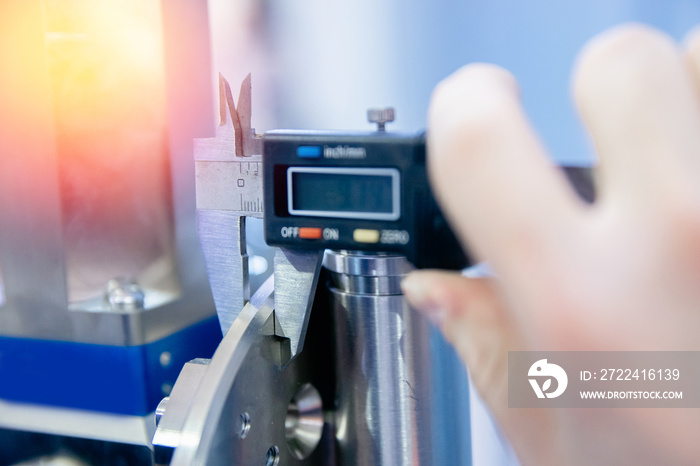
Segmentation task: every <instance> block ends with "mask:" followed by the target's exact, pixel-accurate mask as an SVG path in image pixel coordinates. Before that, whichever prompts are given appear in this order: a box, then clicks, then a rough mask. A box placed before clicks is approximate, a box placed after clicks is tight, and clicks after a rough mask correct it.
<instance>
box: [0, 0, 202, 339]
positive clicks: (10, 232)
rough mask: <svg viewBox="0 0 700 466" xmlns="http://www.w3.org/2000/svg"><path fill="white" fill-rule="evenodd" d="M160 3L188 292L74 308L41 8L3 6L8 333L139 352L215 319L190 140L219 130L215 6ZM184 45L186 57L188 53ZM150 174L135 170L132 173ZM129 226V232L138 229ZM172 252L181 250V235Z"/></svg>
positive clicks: (182, 273)
mask: <svg viewBox="0 0 700 466" xmlns="http://www.w3.org/2000/svg"><path fill="white" fill-rule="evenodd" d="M161 3H162V4H161V5H160V8H159V10H160V13H161V15H162V21H160V24H161V25H162V33H163V41H162V44H163V53H164V56H165V60H164V68H165V69H164V76H165V81H164V83H163V84H164V85H165V86H164V87H165V92H166V94H167V95H166V98H167V114H166V118H167V129H168V132H167V133H165V132H163V133H162V134H165V135H166V136H167V138H168V140H167V143H166V142H165V141H163V142H164V144H162V146H163V147H164V150H166V151H169V160H168V162H169V163H163V168H164V170H165V171H166V172H167V170H168V167H169V169H170V172H168V173H165V174H162V175H163V176H165V177H167V176H168V174H169V175H170V181H171V182H170V183H169V184H170V185H171V190H172V192H171V194H172V200H173V202H172V209H173V212H172V215H173V220H174V243H175V244H173V245H172V249H173V250H174V252H175V254H176V256H177V264H176V265H179V266H178V267H177V268H176V273H177V280H176V281H178V282H179V290H176V291H175V292H170V291H166V292H163V291H162V290H154V289H149V288H147V287H145V286H144V293H145V297H144V307H145V310H144V311H143V312H125V310H124V309H110V306H109V305H108V304H107V303H106V302H105V301H104V299H103V297H102V296H100V295H99V294H100V293H99V292H100V291H101V290H97V292H96V295H95V298H94V299H92V300H89V301H82V302H69V297H68V282H67V276H66V268H67V265H66V255H65V248H66V244H65V237H64V236H65V235H63V234H62V230H63V229H64V227H65V225H63V221H64V218H63V215H62V209H63V208H64V206H63V205H62V199H63V198H64V196H65V193H63V192H62V191H61V184H60V177H61V174H60V173H59V170H60V167H59V165H60V164H59V162H60V160H59V159H60V157H61V156H62V155H61V154H60V153H59V150H58V148H57V144H58V141H57V133H56V131H57V129H56V125H57V123H56V120H55V118H54V117H55V115H54V112H53V107H52V106H53V105H54V104H55V99H53V97H52V89H51V80H50V76H49V71H48V70H49V66H50V63H49V60H48V56H47V48H46V47H47V45H46V44H47V43H46V29H45V27H46V26H45V22H44V15H43V12H42V2H41V1H39V0H28V1H26V2H21V3H17V4H15V3H6V2H5V3H2V5H0V60H1V61H2V63H5V64H6V65H7V66H6V72H4V73H2V75H1V76H0V122H1V123H2V124H1V125H0V128H2V129H0V131H1V132H2V137H0V153H2V154H4V155H6V156H3V157H0V231H1V232H2V234H0V261H1V263H0V268H2V276H3V278H2V279H3V285H4V286H3V288H4V296H5V300H4V303H2V304H0V334H2V335H9V336H15V337H27V338H43V339H52V340H64V341H75V342H84V343H101V344H108V345H138V344H143V343H149V342H152V341H155V340H157V339H159V338H162V337H164V336H167V335H170V334H172V333H173V332H176V331H178V330H182V329H183V328H185V327H187V326H189V325H191V324H193V323H195V322H199V321H201V320H202V319H204V318H206V317H208V316H210V315H213V313H214V305H213V301H212V299H211V291H210V290H209V286H208V283H207V279H206V271H205V268H204V261H203V258H202V254H201V252H200V251H201V250H200V248H199V246H198V239H197V235H196V228H195V222H194V217H195V206H194V201H193V199H192V193H193V192H194V176H193V172H194V168H193V167H192V163H191V160H192V139H193V138H194V136H195V135H197V136H203V135H207V134H209V133H210V132H211V131H212V127H213V124H212V122H211V120H212V118H211V112H210V106H211V96H210V95H209V89H210V84H209V69H210V67H209V35H208V33H207V31H208V26H207V8H206V5H204V4H200V3H197V2H192V1H191V0H175V1H172V2H170V1H169V2H161ZM184 17H186V18H187V21H183V18H184ZM17 24H21V25H22V27H16V25H17ZM183 37H187V47H181V46H180V44H181V43H182V38H183ZM20 44H21V45H20ZM27 57H31V59H27ZM140 79H141V78H140ZM154 105H156V104H154ZM164 108H165V106H164ZM158 134H161V133H160V132H159V133H158ZM140 173H141V172H140V170H139V167H134V168H133V170H131V171H130V172H129V175H130V177H131V178H133V177H134V176H137V175H138V176H140ZM110 181H111V182H113V183H116V182H118V181H119V180H118V178H112V179H110ZM98 207H101V208H103V209H105V210H108V208H110V207H113V206H109V205H105V206H98ZM124 228H125V230H128V225H126V226H125V227H124ZM168 228H172V226H169V227H168ZM166 242H170V243H172V242H173V240H172V237H170V238H169V239H168V240H167V241H166ZM88 259H89V258H88ZM170 259H172V258H170ZM160 265H163V264H160ZM166 265H167V264H166ZM172 265H173V264H172V263H170V265H169V267H170V266H172ZM170 269H171V270H172V267H170ZM102 283H103V282H102ZM37 284H40V285H41V286H37Z"/></svg>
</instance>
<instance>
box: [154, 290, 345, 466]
mask: <svg viewBox="0 0 700 466" xmlns="http://www.w3.org/2000/svg"><path fill="white" fill-rule="evenodd" d="M273 280H274V279H273V278H272V277H271V278H270V279H269V280H268V281H267V282H266V283H265V284H264V285H263V287H261V289H260V290H259V291H258V292H257V293H256V294H255V295H254V296H253V297H252V298H251V301H250V302H249V303H248V304H247V305H246V306H245V308H244V309H243V310H242V311H241V313H240V314H239V317H238V319H236V321H235V322H234V323H233V325H232V326H231V328H230V330H229V332H228V333H227V334H226V336H225V337H224V340H223V341H222V343H221V345H220V346H219V349H218V350H217V352H216V354H215V355H214V357H213V358H212V360H211V362H210V363H209V365H208V367H207V368H206V370H205V371H204V374H203V376H202V377H201V379H200V381H199V382H198V384H197V388H196V390H195V392H194V395H192V396H188V398H189V400H186V401H184V402H182V403H181V404H180V407H184V406H186V405H188V406H187V407H186V408H185V409H178V410H176V411H175V412H173V411H171V404H172V403H173V401H174V399H175V397H179V396H180V395H183V394H185V392H184V391H180V390H179V389H178V385H179V384H180V383H181V380H180V379H178V381H177V382H176V384H175V388H174V389H173V394H172V395H171V401H170V402H169V405H168V409H167V410H166V412H165V414H164V415H163V417H162V418H161V422H160V425H159V427H158V432H160V431H161V427H164V426H166V425H169V423H170V421H169V420H168V417H169V416H171V415H175V416H176V417H178V416H179V414H178V412H180V413H185V414H186V419H185V422H184V423H182V424H181V428H179V429H174V430H179V434H178V435H177V442H176V443H177V448H176V449H175V452H174V455H173V457H172V462H171V464H172V465H188V466H189V465H193V464H194V465H200V464H212V465H219V464H240V465H249V464H265V462H267V461H268V460H269V459H271V460H272V461H273V463H274V461H277V462H278V463H279V464H284V465H290V464H291V465H300V464H307V463H302V462H301V461H300V460H298V459H296V457H295V456H294V453H292V450H291V449H290V447H288V446H287V438H288V434H287V424H288V423H287V419H288V415H289V410H290V404H291V403H292V400H294V399H296V400H297V401H298V404H299V405H303V404H304V403H305V402H306V401H308V400H311V399H313V397H312V396H311V397H309V396H308V395H307V394H306V391H305V387H306V385H307V384H309V383H311V384H313V383H314V381H315V380H317V379H318V374H319V373H322V372H323V368H322V367H320V365H319V363H318V361H316V360H314V359H309V358H313V357H318V354H319V352H318V351H310V352H304V353H301V354H300V355H299V357H298V358H295V359H294V360H293V361H292V362H291V363H290V364H288V365H287V366H286V367H285V368H284V369H282V368H280V367H279V366H278V365H277V364H276V357H275V356H274V353H275V352H276V351H277V350H278V345H279V344H280V342H279V339H278V338H276V337H275V336H274V334H273V333H272V332H271V330H272V328H271V326H270V321H271V319H272V318H273V307H272V305H273V301H274V300H273V297H272V287H273ZM314 373H316V375H314ZM183 382H187V378H185V379H183ZM193 385H194V384H193ZM311 404H312V405H313V403H311ZM299 411H300V413H302V412H303V413H304V419H305V420H306V421H307V422H306V423H307V424H313V423H318V422H321V423H322V425H323V426H324V432H323V434H322V435H321V442H320V445H319V446H317V447H316V448H314V449H313V452H311V453H308V452H307V454H308V461H311V462H312V464H333V463H332V462H331V459H330V457H331V454H332V451H333V445H334V439H333V436H332V431H331V425H330V424H329V422H332V419H329V422H326V423H324V422H323V420H322V418H321V420H319V416H318V410H317V406H316V407H314V406H310V407H309V408H308V409H307V408H303V409H300V410H299ZM302 431H303V429H302V430H300V431H299V433H298V435H297V436H296V437H295V436H294V435H292V438H293V439H298V438H299V437H300V436H303V432H302ZM313 435H316V434H315V432H314V433H313ZM160 438H162V437H161V436H159V434H158V433H157V434H156V437H155V438H154V443H155V444H160V440H159V439H160ZM172 443H174V442H171V444H172ZM294 445H296V440H295V443H294Z"/></svg>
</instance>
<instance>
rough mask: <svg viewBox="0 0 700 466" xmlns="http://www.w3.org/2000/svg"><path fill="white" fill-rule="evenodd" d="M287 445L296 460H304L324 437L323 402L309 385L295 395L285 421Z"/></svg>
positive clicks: (316, 391)
mask: <svg viewBox="0 0 700 466" xmlns="http://www.w3.org/2000/svg"><path fill="white" fill-rule="evenodd" d="M284 431H285V436H286V437H287V445H288V446H289V449H290V451H291V452H292V455H294V457H295V458H296V459H299V460H303V459H306V458H308V457H309V455H310V454H311V453H312V452H313V451H314V450H315V449H316V446H317V445H318V442H320V441H321V437H322V435H323V400H322V399H321V395H320V394H319V393H318V390H316V388H315V387H314V386H313V385H311V384H310V383H307V384H305V385H303V386H302V387H301V388H300V389H299V392H298V393H297V394H296V395H294V398H292V401H291V402H290V403H289V407H288V408H287V417H286V418H285V420H284Z"/></svg>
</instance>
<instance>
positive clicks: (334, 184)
mask: <svg viewBox="0 0 700 466" xmlns="http://www.w3.org/2000/svg"><path fill="white" fill-rule="evenodd" d="M400 181H401V180H400V174H399V171H398V170H397V169H395V168H345V167H290V168H288V169H287V202H288V210H289V213H290V214H291V215H300V216H312V217H333V218H355V219H368V220H398V219H399V218H400V217H401V196H400Z"/></svg>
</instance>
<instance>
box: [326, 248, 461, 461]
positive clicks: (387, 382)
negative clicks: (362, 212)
mask: <svg viewBox="0 0 700 466" xmlns="http://www.w3.org/2000/svg"><path fill="white" fill-rule="evenodd" d="M324 265H325V266H326V268H327V269H328V270H329V271H330V272H331V274H330V275H331V283H330V291H331V300H332V306H333V312H334V327H335V328H334V331H335V341H336V357H337V361H336V367H337V372H336V407H337V411H336V436H337V438H338V442H339V445H340V455H339V456H340V459H341V461H340V464H343V465H361V464H372V465H397V464H400V465H438V464H468V462H469V460H468V459H467V458H464V460H465V461H466V462H464V461H461V460H460V459H459V458H457V459H458V461H457V462H455V463H449V462H448V463H445V462H444V460H445V459H446V458H450V456H447V457H446V456H445V452H444V451H441V449H442V447H443V445H438V444H441V443H442V442H441V441H436V439H439V438H440V437H441V436H442V430H444V429H453V430H454V428H455V425H456V424H463V425H464V424H465V425H466V432H468V423H469V418H468V413H467V416H466V418H463V419H459V420H456V421H455V422H445V418H444V416H445V413H449V412H450V407H447V409H441V408H440V405H443V406H444V402H443V399H442V395H441V393H440V391H441V390H443V389H447V390H454V389H459V387H454V386H453V387H436V385H435V377H434V374H433V371H434V367H435V358H436V357H438V358H439V357H441V356H440V355H437V354H436V353H435V345H434V336H435V334H436V332H435V330H434V329H431V326H430V324H429V323H428V322H427V320H426V319H425V318H423V317H422V316H421V315H419V314H418V313H416V312H414V311H413V310H411V309H410V308H409V307H408V305H407V304H406V302H405V301H404V298H403V296H402V295H401V291H400V281H401V279H402V277H403V275H405V274H406V273H408V272H409V271H410V270H411V268H412V266H411V265H410V264H409V263H408V262H407V261H406V260H405V259H404V258H403V257H399V256H387V255H383V256H382V255H374V256H371V255H366V254H353V253H348V252H335V251H328V252H327V253H326V258H325V261H324ZM457 370H461V371H462V372H463V371H464V369H463V368H461V367H457ZM464 397H465V398H466V397H467V392H466V391H465V392H464ZM447 415H448V416H449V415H452V416H460V410H459V409H452V414H447ZM450 435H457V434H456V433H455V432H451V433H449V432H448V433H447V436H448V437H449V436H450ZM465 441H466V442H467V444H468V440H466V439H465ZM460 448H461V447H458V448H456V450H459V449H460ZM466 450H467V451H469V449H468V448H467V449H466ZM451 459H452V460H454V459H455V457H454V456H451Z"/></svg>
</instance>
